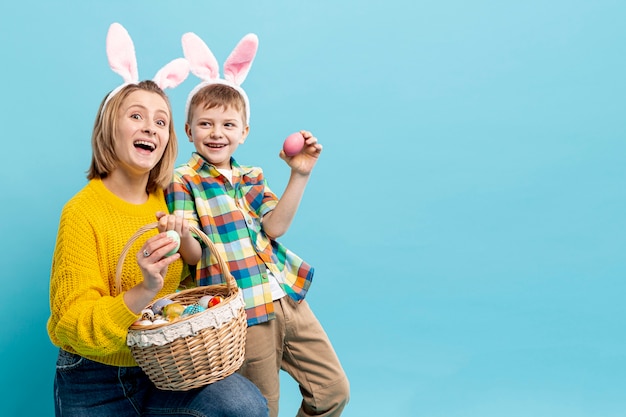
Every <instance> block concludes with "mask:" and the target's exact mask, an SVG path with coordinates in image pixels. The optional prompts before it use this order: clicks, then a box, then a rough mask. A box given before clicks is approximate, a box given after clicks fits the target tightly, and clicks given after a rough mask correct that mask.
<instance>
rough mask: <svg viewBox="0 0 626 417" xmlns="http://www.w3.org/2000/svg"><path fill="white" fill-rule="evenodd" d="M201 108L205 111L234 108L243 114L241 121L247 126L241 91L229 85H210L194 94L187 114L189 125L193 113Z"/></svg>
mask: <svg viewBox="0 0 626 417" xmlns="http://www.w3.org/2000/svg"><path fill="white" fill-rule="evenodd" d="M199 106H203V108H204V109H205V110H206V109H212V108H215V107H222V108H224V109H226V108H230V107H232V108H234V109H235V110H237V111H238V112H239V113H241V120H242V121H243V123H244V125H246V124H247V122H246V102H245V100H244V98H243V96H242V95H241V93H239V91H237V90H235V89H234V88H233V87H230V86H228V85H225V84H219V83H216V84H209V85H207V86H206V87H203V88H201V89H200V90H199V91H198V92H197V93H196V94H194V96H193V97H192V98H191V101H190V103H189V112H188V114H187V123H188V124H189V123H191V115H192V113H193V111H194V110H195V109H196V108H197V107H199Z"/></svg>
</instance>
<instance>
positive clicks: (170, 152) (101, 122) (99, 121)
mask: <svg viewBox="0 0 626 417" xmlns="http://www.w3.org/2000/svg"><path fill="white" fill-rule="evenodd" d="M139 90H144V91H149V92H152V93H156V94H158V95H159V96H161V97H162V98H163V100H165V103H166V104H167V110H168V111H169V114H170V124H169V135H170V138H169V140H168V141H167V145H166V146H165V152H164V153H163V156H162V157H161V160H160V161H159V162H158V163H157V164H156V166H155V167H154V168H152V170H151V171H150V175H149V177H148V185H147V186H146V191H147V192H149V193H153V192H155V191H157V190H158V189H159V188H161V189H164V188H166V187H167V186H168V185H169V183H170V182H171V181H172V173H173V171H174V164H175V163H176V156H177V154H178V141H177V139H176V132H175V131H174V120H172V107H171V105H170V101H169V99H168V97H167V95H166V94H165V93H164V92H163V90H162V89H161V88H159V86H157V85H156V84H155V83H154V81H151V80H146V81H141V82H139V83H137V84H128V85H127V86H125V87H123V88H122V89H121V90H120V91H119V92H118V93H117V94H115V95H114V96H113V97H111V99H110V100H109V101H108V102H107V103H106V106H104V103H105V101H106V97H105V98H104V100H102V103H100V108H99V109H98V114H97V116H96V121H95V123H94V126H93V134H92V135H91V148H92V157H91V165H90V167H89V170H88V171H87V179H89V180H92V179H94V178H100V179H102V178H106V177H107V176H108V175H109V174H110V173H111V172H113V171H114V170H115V168H117V163H118V162H119V160H118V157H117V155H116V154H115V140H116V138H115V132H116V128H117V120H118V118H117V115H118V112H119V109H120V106H121V105H122V103H123V102H124V100H125V99H126V98H127V97H128V96H129V95H130V94H131V93H133V92H135V91H139ZM103 107H104V109H103Z"/></svg>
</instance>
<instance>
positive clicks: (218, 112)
mask: <svg viewBox="0 0 626 417" xmlns="http://www.w3.org/2000/svg"><path fill="white" fill-rule="evenodd" d="M248 131H249V127H248V126H246V125H245V123H244V122H243V119H242V115H241V112H240V111H238V110H237V109H235V108H234V107H232V106H229V107H221V106H218V107H213V108H210V109H206V108H202V107H200V106H198V107H196V108H195V109H194V110H193V113H192V117H191V121H190V123H188V124H186V125H185V132H186V133H187V136H188V137H189V141H190V142H193V144H194V146H195V148H196V151H197V152H198V153H199V154H200V155H202V156H203V157H204V158H205V159H206V160H207V161H208V162H210V163H211V164H213V165H214V166H215V167H216V168H226V169H229V168H230V158H231V156H232V155H233V154H234V153H235V151H236V150H237V148H238V147H239V145H241V144H242V143H244V141H245V140H246V137H247V136H248Z"/></svg>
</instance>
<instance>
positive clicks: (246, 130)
mask: <svg viewBox="0 0 626 417" xmlns="http://www.w3.org/2000/svg"><path fill="white" fill-rule="evenodd" d="M248 133H250V125H246V127H245V128H244V129H243V134H242V135H241V141H240V142H239V144H240V145H241V144H242V143H244V142H245V141H246V138H247V137H248Z"/></svg>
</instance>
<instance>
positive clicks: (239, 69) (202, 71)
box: [182, 32, 259, 124]
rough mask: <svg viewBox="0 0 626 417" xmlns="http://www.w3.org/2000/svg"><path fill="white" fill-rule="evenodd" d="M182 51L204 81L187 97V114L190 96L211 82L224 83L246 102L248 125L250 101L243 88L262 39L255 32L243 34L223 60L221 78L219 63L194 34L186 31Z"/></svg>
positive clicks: (186, 113) (191, 66)
mask: <svg viewBox="0 0 626 417" xmlns="http://www.w3.org/2000/svg"><path fill="white" fill-rule="evenodd" d="M182 44H183V52H184V55H185V58H186V59H187V61H189V67H190V70H191V72H192V73H193V74H194V75H195V76H196V77H198V78H200V79H201V80H202V82H201V83H200V84H198V85H197V86H196V87H195V88H194V89H193V90H191V92H190V93H189V96H188V97H187V104H186V105H185V117H187V115H189V104H190V103H191V99H192V98H193V96H194V95H196V93H197V92H198V91H200V89H202V88H203V87H206V86H207V85H210V84H225V85H228V86H230V87H232V88H234V89H235V90H237V91H238V92H239V94H241V96H242V97H243V100H244V102H245V104H246V124H249V123H250V101H249V100H248V95H247V94H246V92H245V91H244V90H243V88H241V84H242V83H243V82H244V80H245V79H246V77H247V76H248V71H250V67H251V66H252V61H253V60H254V56H255V55H256V51H257V49H258V47H259V39H258V38H257V36H256V35H255V34H254V33H249V34H247V35H246V36H244V37H243V38H242V39H241V40H240V41H239V43H238V44H237V46H235V48H234V49H233V51H232V52H231V53H230V55H229V56H228V58H227V59H226V61H225V62H224V78H220V74H219V65H218V63H217V60H216V59H215V56H214V55H213V53H212V52H211V50H210V49H209V47H208V46H207V45H206V44H205V43H204V42H203V41H202V39H200V38H199V37H198V35H196V34H195V33H192V32H189V33H185V34H184V35H183V37H182Z"/></svg>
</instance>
